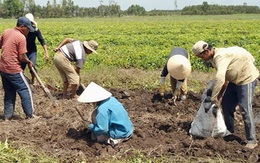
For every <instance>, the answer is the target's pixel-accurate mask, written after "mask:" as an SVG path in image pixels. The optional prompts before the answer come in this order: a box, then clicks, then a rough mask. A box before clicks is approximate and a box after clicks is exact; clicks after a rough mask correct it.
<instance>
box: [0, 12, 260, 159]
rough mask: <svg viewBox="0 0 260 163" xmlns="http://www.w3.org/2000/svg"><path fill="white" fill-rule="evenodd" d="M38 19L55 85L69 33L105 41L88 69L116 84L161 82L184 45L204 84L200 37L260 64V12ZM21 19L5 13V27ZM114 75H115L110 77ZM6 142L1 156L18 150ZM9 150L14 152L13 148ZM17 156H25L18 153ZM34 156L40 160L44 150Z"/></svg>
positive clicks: (43, 66) (43, 68)
mask: <svg viewBox="0 0 260 163" xmlns="http://www.w3.org/2000/svg"><path fill="white" fill-rule="evenodd" d="M35 20H36V21H37V23H38V28H39V29H40V30H41V32H42V34H43V36H44V38H45V40H46V43H47V46H48V50H49V54H50V56H51V61H50V62H49V63H46V62H45V61H44V57H43V49H42V47H41V46H40V44H39V43H38V41H37V44H38V57H37V67H38V70H39V73H40V76H41V77H42V75H44V72H46V74H45V76H44V82H54V83H55V85H59V84H61V82H60V81H59V80H60V79H59V76H58V74H57V72H56V70H55V68H54V67H53V63H52V58H53V55H54V52H53V51H52V49H53V48H54V47H56V46H57V45H58V44H59V43H60V42H61V41H62V40H63V39H64V38H66V37H71V38H74V39H79V40H81V41H84V40H91V39H94V40H96V41H97V42H98V43H99V48H98V50H97V51H98V54H97V55H95V54H91V55H89V56H88V57H87V59H86V63H85V66H84V68H83V72H87V73H88V75H89V76H91V75H92V76H97V75H98V73H100V74H102V76H101V77H99V78H97V77H95V79H97V80H99V81H104V82H106V83H105V84H106V86H110V85H115V84H114V83H113V82H115V80H122V81H118V82H122V83H123V84H125V82H126V81H127V82H128V85H127V86H129V88H130V87H131V86H130V85H139V86H143V87H146V88H150V89H154V88H155V87H156V86H157V85H158V82H155V80H156V79H159V73H158V72H160V71H161V69H162V68H163V66H164V64H165V62H166V60H167V57H168V54H169V52H170V51H171V49H172V48H173V47H183V48H185V49H187V51H188V52H189V53H190V56H191V63H192V68H193V78H191V79H190V81H191V82H190V87H192V86H193V88H194V87H196V85H199V84H200V81H201V80H205V81H207V80H208V79H209V78H205V79H201V78H196V77H198V76H199V75H197V76H196V77H194V74H195V73H196V74H197V73H199V72H207V71H208V70H207V69H206V68H205V66H204V65H203V64H202V63H201V61H200V60H199V59H198V58H195V57H194V55H193V54H192V53H191V48H192V46H193V44H194V43H195V42H197V41H199V40H204V41H206V42H208V43H210V44H213V45H214V46H215V47H228V46H235V45H236V46H242V47H244V48H245V49H247V50H248V51H249V52H251V54H252V55H253V56H254V57H255V59H256V65H257V67H258V68H259V66H260V55H259V52H260V48H259V45H260V28H259V26H260V15H222V16H220V15H219V16H180V15H174V16H157V17H149V16H148V17H118V18H109V17H106V18H67V19H65V18H63V19H37V18H36V19H35ZM15 25H16V19H0V33H2V32H3V31H4V30H5V29H6V28H14V27H15ZM101 67H102V68H101ZM125 69H126V70H130V69H135V70H141V71H142V72H143V71H145V72H149V73H148V75H149V76H146V77H147V80H146V81H144V80H140V79H139V78H135V76H141V77H142V78H146V77H144V76H143V73H140V72H139V71H136V72H135V73H134V74H129V75H131V76H125V75H126V74H127V71H122V70H125ZM93 71H96V72H93ZM112 71H114V72H112ZM154 72H156V73H154ZM124 73H125V74H124ZM83 74H84V73H83ZM146 75H147V74H146ZM46 76H47V77H46ZM48 76H49V77H48ZM89 76H87V77H89ZM122 76H123V77H124V79H123V77H122ZM151 76H153V77H151ZM87 77H86V78H87ZM90 79H91V78H90ZM90 79H89V78H88V80H90ZM108 80H110V82H109V83H108V82H107V81H108ZM111 80H114V81H111ZM133 80H134V82H133ZM84 83H85V82H84ZM149 84H150V85H149ZM2 145H3V147H1V146H0V158H1V156H4V157H5V158H7V160H8V157H9V156H10V157H11V156H12V153H14V152H13V150H4V149H9V146H8V145H7V144H6V143H4V144H2ZM7 147H8V148H7ZM21 148H22V147H21ZM1 151H3V152H1ZM9 151H11V153H8V152H9ZM24 154H27V153H26V152H25V153H24ZM20 155H22V154H21V153H20V152H19V157H20ZM25 157H26V156H25ZM41 157H42V156H41ZM26 158H27V157H26ZM17 159H18V162H19V158H18V157H17ZM28 159H30V160H37V159H39V156H35V158H28ZM14 160H15V159H14ZM26 162H30V161H26Z"/></svg>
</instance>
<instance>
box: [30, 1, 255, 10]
mask: <svg viewBox="0 0 260 163" xmlns="http://www.w3.org/2000/svg"><path fill="white" fill-rule="evenodd" d="M34 1H35V3H36V5H41V6H46V4H47V1H48V0H34ZM49 1H50V3H51V4H52V3H53V0H49ZM61 1H62V0H56V2H57V3H58V4H60V3H61ZM72 1H73V2H74V5H78V6H80V7H98V6H99V5H100V4H103V5H109V2H110V1H114V2H115V3H116V4H117V5H119V6H120V7H121V10H127V9H128V7H130V6H131V5H139V6H142V7H144V8H145V10H146V11H150V10H154V9H156V10H174V9H176V7H175V4H174V2H175V0H72ZM176 1H177V9H182V8H184V7H185V6H192V5H201V4H202V3H203V2H208V4H217V5H243V3H247V5H248V6H259V7H260V0H176Z"/></svg>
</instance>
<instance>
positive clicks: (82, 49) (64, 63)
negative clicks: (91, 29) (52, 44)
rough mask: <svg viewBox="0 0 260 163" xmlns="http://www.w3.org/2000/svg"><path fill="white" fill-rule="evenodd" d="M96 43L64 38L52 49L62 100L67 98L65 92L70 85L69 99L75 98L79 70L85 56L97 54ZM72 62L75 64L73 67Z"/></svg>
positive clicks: (78, 81)
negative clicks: (60, 85)
mask: <svg viewBox="0 0 260 163" xmlns="http://www.w3.org/2000/svg"><path fill="white" fill-rule="evenodd" d="M97 48H98V43H97V42H96V41H94V40H91V41H84V42H81V41H79V40H74V39H72V38H65V39H64V40H63V41H62V42H61V43H60V45H59V46H58V47H57V48H55V49H54V52H56V53H55V55H54V64H55V66H56V68H57V69H58V71H59V73H60V75H61V78H62V81H63V98H67V90H68V87H69V84H70V85H71V95H70V98H76V97H77V95H76V90H77V87H78V86H79V83H80V69H81V68H82V67H83V65H84V62H85V58H86V54H91V53H92V52H94V53H97V52H96V50H97ZM72 62H76V64H75V66H74V65H72Z"/></svg>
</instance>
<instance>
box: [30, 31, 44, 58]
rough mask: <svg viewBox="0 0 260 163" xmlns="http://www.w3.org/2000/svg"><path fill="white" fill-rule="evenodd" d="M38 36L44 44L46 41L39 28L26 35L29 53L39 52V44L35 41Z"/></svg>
mask: <svg viewBox="0 0 260 163" xmlns="http://www.w3.org/2000/svg"><path fill="white" fill-rule="evenodd" d="M36 37H37V39H38V41H39V42H40V44H41V45H42V46H43V45H45V41H44V39H43V37H42V34H41V31H40V30H39V29H36V30H35V31H34V32H29V33H28V35H27V37H26V42H27V51H28V53H31V52H37V46H36V42H35V39H36Z"/></svg>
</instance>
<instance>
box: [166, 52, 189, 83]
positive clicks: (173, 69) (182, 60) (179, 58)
mask: <svg viewBox="0 0 260 163" xmlns="http://www.w3.org/2000/svg"><path fill="white" fill-rule="evenodd" d="M167 70H168V72H169V74H170V75H171V76H172V77H173V78H174V79H177V80H182V79H185V78H186V77H188V76H189V75H190V73H191V64H190V61H189V59H188V58H186V57H185V56H183V55H174V56H172V57H171V58H169V60H168V62H167Z"/></svg>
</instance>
